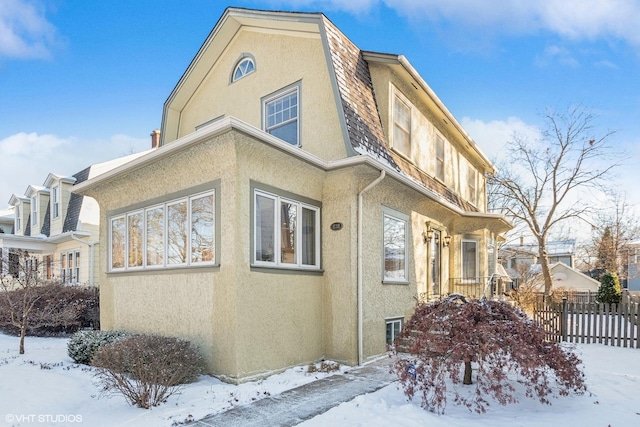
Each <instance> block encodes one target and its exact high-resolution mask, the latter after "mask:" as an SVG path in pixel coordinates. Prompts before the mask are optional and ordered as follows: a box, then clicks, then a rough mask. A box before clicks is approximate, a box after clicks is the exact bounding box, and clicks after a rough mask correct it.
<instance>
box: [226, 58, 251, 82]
mask: <svg viewBox="0 0 640 427" xmlns="http://www.w3.org/2000/svg"><path fill="white" fill-rule="evenodd" d="M249 64H250V66H249ZM255 71H256V61H255V60H254V59H253V58H252V57H251V56H246V55H245V56H243V57H242V58H240V59H239V60H238V62H236V65H235V67H233V71H232V72H231V83H233V82H237V81H238V80H240V79H242V78H244V77H246V76H248V75H249V74H251V73H253V72H255ZM238 72H240V74H238Z"/></svg>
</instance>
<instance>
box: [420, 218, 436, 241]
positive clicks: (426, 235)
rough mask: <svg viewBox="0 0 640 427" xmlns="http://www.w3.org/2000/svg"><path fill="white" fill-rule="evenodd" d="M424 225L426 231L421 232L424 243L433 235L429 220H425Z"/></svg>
mask: <svg viewBox="0 0 640 427" xmlns="http://www.w3.org/2000/svg"><path fill="white" fill-rule="evenodd" d="M424 225H425V226H426V227H427V231H424V232H423V233H422V239H423V241H424V243H427V242H428V241H430V240H431V238H432V237H433V229H432V228H431V222H430V221H427V222H425V223H424Z"/></svg>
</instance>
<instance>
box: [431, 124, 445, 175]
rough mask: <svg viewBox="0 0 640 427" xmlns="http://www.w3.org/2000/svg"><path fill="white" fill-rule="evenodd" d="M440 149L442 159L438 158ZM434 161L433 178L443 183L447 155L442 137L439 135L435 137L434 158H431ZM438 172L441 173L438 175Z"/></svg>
mask: <svg viewBox="0 0 640 427" xmlns="http://www.w3.org/2000/svg"><path fill="white" fill-rule="evenodd" d="M440 148H442V153H441V154H442V157H440V156H439V154H440ZM433 158H434V161H435V167H434V176H435V178H436V179H438V180H440V181H442V182H445V179H446V174H447V169H446V165H447V163H446V162H447V160H446V159H447V153H446V143H445V139H444V138H443V137H441V136H440V135H436V142H435V156H433ZM440 170H441V171H442V173H439V172H440Z"/></svg>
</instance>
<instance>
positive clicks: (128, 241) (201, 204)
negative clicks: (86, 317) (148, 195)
mask: <svg viewBox="0 0 640 427" xmlns="http://www.w3.org/2000/svg"><path fill="white" fill-rule="evenodd" d="M109 224H110V225H109V238H110V250H109V255H110V269H111V270H112V271H117V270H125V269H137V268H159V267H174V266H187V265H200V264H203V265H205V264H213V263H214V262H215V191H209V192H206V193H200V194H195V195H192V196H187V197H183V198H179V199H176V200H171V201H168V202H166V203H162V204H156V205H152V206H149V207H147V208H144V209H139V210H136V211H131V212H127V213H124V214H121V215H118V216H115V217H112V218H111V219H110V223H109Z"/></svg>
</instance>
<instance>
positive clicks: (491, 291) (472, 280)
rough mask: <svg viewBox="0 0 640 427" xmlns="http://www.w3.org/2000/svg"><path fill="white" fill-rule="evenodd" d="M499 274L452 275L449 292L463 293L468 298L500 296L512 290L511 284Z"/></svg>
mask: <svg viewBox="0 0 640 427" xmlns="http://www.w3.org/2000/svg"><path fill="white" fill-rule="evenodd" d="M504 279H505V278H504V277H502V276H499V275H497V274H495V275H492V276H480V277H452V278H450V279H449V292H448V293H449V294H462V295H464V296H465V297H466V298H468V299H480V298H500V297H503V296H505V295H506V294H507V293H508V291H509V290H510V284H509V282H507V281H506V280H504Z"/></svg>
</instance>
